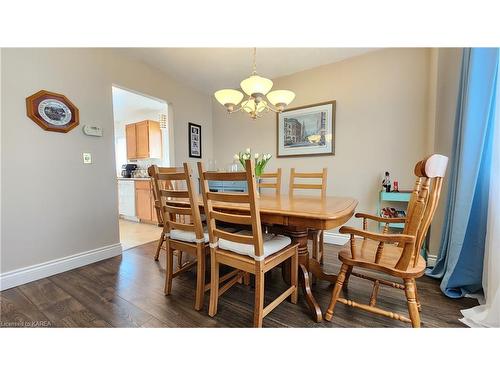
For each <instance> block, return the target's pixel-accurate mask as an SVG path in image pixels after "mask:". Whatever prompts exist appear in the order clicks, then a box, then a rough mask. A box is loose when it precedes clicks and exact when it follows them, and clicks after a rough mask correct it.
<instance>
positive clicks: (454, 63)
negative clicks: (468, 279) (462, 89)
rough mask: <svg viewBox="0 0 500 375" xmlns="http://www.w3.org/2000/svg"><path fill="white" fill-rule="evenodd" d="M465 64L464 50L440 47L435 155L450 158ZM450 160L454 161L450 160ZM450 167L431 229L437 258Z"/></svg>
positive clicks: (432, 246) (433, 250) (432, 249)
mask: <svg viewBox="0 0 500 375" xmlns="http://www.w3.org/2000/svg"><path fill="white" fill-rule="evenodd" d="M461 62H462V49H460V48H440V49H439V53H438V62H437V66H438V69H437V70H438V80H437V89H436V129H435V139H434V152H437V153H440V154H443V155H446V156H448V157H450V156H451V148H452V142H453V128H454V125H455V114H456V108H457V98H458V87H459V82H460V68H461ZM450 161H451V160H450ZM449 176H450V164H448V170H447V177H448V178H445V179H444V183H443V190H442V192H441V201H440V202H439V206H438V208H437V210H436V214H435V216H434V221H433V223H432V227H431V243H430V250H431V253H432V254H434V255H437V253H438V251H439V243H440V240H441V229H442V226H443V220H444V215H445V212H446V200H447V195H448V182H449Z"/></svg>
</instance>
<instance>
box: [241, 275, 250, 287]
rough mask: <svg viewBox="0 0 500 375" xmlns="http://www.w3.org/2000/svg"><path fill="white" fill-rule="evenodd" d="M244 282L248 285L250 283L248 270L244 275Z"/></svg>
mask: <svg viewBox="0 0 500 375" xmlns="http://www.w3.org/2000/svg"><path fill="white" fill-rule="evenodd" d="M243 284H244V285H246V286H248V285H250V274H249V273H248V272H245V274H244V275H243Z"/></svg>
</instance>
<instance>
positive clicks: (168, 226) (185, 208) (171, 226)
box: [152, 163, 209, 310]
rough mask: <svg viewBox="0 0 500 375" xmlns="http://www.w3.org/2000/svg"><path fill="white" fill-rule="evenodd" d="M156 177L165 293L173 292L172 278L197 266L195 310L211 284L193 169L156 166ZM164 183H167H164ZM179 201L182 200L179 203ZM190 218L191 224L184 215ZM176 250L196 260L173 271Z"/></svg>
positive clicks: (205, 234)
mask: <svg viewBox="0 0 500 375" xmlns="http://www.w3.org/2000/svg"><path fill="white" fill-rule="evenodd" d="M152 174H153V179H154V180H155V181H156V187H157V188H158V190H157V193H156V194H157V197H159V202H160V208H161V215H162V220H163V231H162V238H163V240H164V241H165V245H166V246H165V247H166V253H167V255H166V258H167V265H166V276H165V295H169V294H170V293H171V291H172V280H173V278H175V277H177V276H178V275H180V274H181V273H183V272H185V271H187V270H189V269H190V268H192V267H193V266H195V265H196V296H195V309H196V310H201V309H202V308H203V299H204V294H205V291H206V289H208V286H206V285H205V258H206V255H207V254H208V249H209V247H208V234H207V233H206V232H204V229H203V224H202V221H201V215H200V209H199V205H198V195H197V192H196V189H195V187H194V182H193V176H192V171H191V168H190V167H189V165H188V164H187V163H184V167H183V168H182V169H181V168H169V169H168V170H166V169H163V172H162V170H160V168H158V167H157V166H154V168H153V171H152ZM162 182H164V184H163V186H162ZM175 185H178V186H185V190H178V189H173V186H175ZM179 200H181V201H182V204H180V203H181V202H179ZM186 216H187V217H189V220H188V222H189V224H188V223H186V222H185V221H184V220H182V221H184V222H182V221H181V220H180V218H181V217H186ZM174 251H177V252H186V253H188V254H190V255H191V256H193V257H194V258H195V260H192V261H188V262H186V263H185V264H179V265H178V269H177V270H176V271H175V272H174V269H173V268H174V265H173V254H174Z"/></svg>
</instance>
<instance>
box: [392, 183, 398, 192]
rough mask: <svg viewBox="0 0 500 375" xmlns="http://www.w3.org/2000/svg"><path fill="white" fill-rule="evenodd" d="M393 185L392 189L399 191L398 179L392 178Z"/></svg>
mask: <svg viewBox="0 0 500 375" xmlns="http://www.w3.org/2000/svg"><path fill="white" fill-rule="evenodd" d="M393 187H394V190H393V191H399V184H398V180H394V183H393Z"/></svg>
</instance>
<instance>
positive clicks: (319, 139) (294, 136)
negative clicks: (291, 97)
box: [276, 100, 335, 158]
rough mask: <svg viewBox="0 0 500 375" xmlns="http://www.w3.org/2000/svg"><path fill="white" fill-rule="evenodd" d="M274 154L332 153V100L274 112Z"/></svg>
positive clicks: (280, 155)
mask: <svg viewBox="0 0 500 375" xmlns="http://www.w3.org/2000/svg"><path fill="white" fill-rule="evenodd" d="M277 132H278V137H277V138H278V145H277V153H276V155H277V157H279V158H282V157H291V156H322V155H335V100H333V101H330V102H325V103H318V104H312V105H307V106H303V107H298V108H291V109H287V110H286V111H283V112H281V113H279V114H278V115H277Z"/></svg>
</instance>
